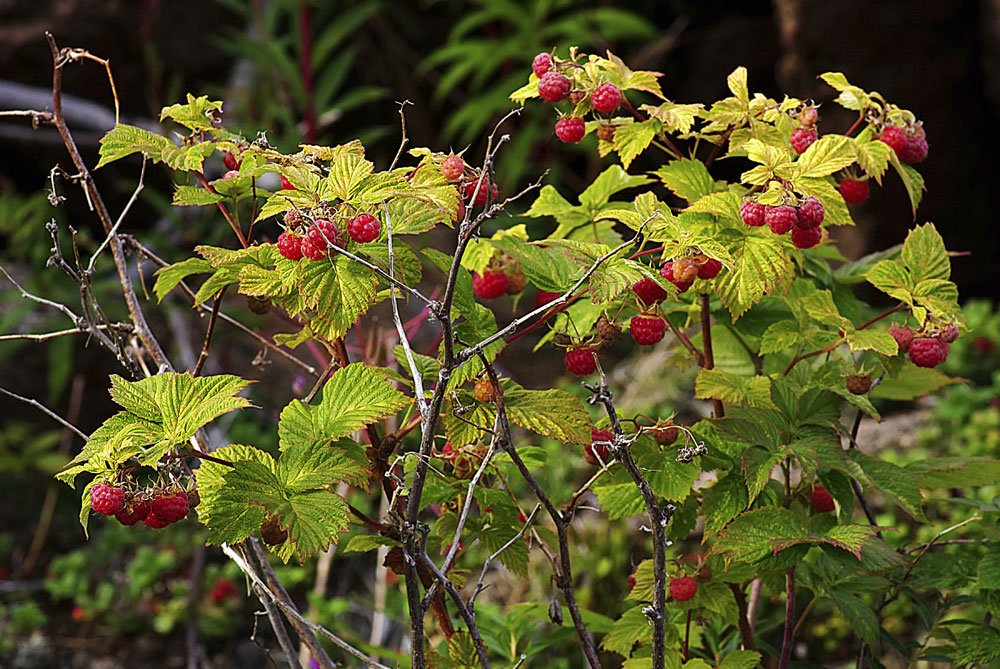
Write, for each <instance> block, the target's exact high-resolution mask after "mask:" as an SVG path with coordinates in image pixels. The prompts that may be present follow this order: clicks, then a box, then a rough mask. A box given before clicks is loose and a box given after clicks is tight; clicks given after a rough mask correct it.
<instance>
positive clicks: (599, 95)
mask: <svg viewBox="0 0 1000 669" xmlns="http://www.w3.org/2000/svg"><path fill="white" fill-rule="evenodd" d="M621 103H622V92H621V91H620V90H618V87H617V86H615V85H614V84H601V85H600V86H598V87H597V89H596V90H595V91H594V92H593V93H592V94H591V96H590V104H592V105H593V106H594V111H599V112H613V111H614V110H616V109H618V105H620V104H621Z"/></svg>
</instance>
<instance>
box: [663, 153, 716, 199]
mask: <svg viewBox="0 0 1000 669" xmlns="http://www.w3.org/2000/svg"><path fill="white" fill-rule="evenodd" d="M653 174H655V175H656V176H657V177H659V178H660V180H661V181H663V183H664V185H666V187H667V188H669V189H670V190H671V191H673V192H674V194H675V195H677V196H678V197H680V198H683V199H685V200H687V201H688V202H695V201H697V200H698V199H699V198H702V197H704V196H705V195H708V194H710V193H712V192H713V191H714V190H715V182H714V181H713V180H712V175H711V174H709V173H708V168H706V167H705V164H704V163H703V162H701V161H700V160H692V159H690V158H682V159H680V160H672V161H670V162H669V163H667V164H665V165H663V166H662V167H661V168H660V169H658V170H656V171H655V172H653Z"/></svg>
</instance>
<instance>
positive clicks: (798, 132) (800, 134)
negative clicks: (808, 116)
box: [790, 128, 819, 153]
mask: <svg viewBox="0 0 1000 669" xmlns="http://www.w3.org/2000/svg"><path fill="white" fill-rule="evenodd" d="M817 137H819V133H818V132H816V128H796V129H795V130H793V131H792V137H791V139H790V141H791V144H792V149H794V150H795V153H805V152H806V149H808V148H809V147H810V146H812V143H813V142H815V141H816V138H817Z"/></svg>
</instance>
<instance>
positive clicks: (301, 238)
mask: <svg viewBox="0 0 1000 669" xmlns="http://www.w3.org/2000/svg"><path fill="white" fill-rule="evenodd" d="M314 214H315V215H313V214H309V215H303V214H302V213H300V212H298V211H294V210H292V211H289V212H286V213H285V228H286V229H285V231H284V232H282V233H281V234H280V235H278V243H277V246H278V253H280V254H281V256H282V257H283V258H287V259H288V260H301V259H302V258H307V259H309V260H326V259H328V258H330V257H331V256H333V255H335V254H336V250H335V249H334V248H333V247H335V246H336V247H340V248H344V247H346V246H347V239H350V240H351V241H353V242H355V243H357V244H366V243H368V242H372V241H375V240H376V239H378V237H379V235H380V234H381V233H382V224H381V223H380V222H379V220H378V219H377V218H375V217H374V216H372V215H371V214H368V213H360V214H357V215H356V216H353V217H352V218H350V219H348V221H347V226H346V233H347V234H346V235H345V234H344V233H343V231H341V230H339V229H338V228H337V226H336V225H335V224H334V223H333V221H331V220H330V217H332V216H333V212H331V211H330V210H329V209H326V208H324V209H319V210H317V211H316V212H314Z"/></svg>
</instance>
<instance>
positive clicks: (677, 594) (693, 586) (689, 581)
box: [670, 576, 698, 602]
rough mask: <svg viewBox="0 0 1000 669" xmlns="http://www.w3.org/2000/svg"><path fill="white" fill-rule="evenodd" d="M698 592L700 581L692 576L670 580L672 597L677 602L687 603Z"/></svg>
mask: <svg viewBox="0 0 1000 669" xmlns="http://www.w3.org/2000/svg"><path fill="white" fill-rule="evenodd" d="M696 592H698V581H696V580H694V579H693V578H691V577H690V576H681V577H680V578H672V579H670V596H671V597H672V598H673V600H674V601H675V602H686V601H687V600H689V599H691V598H692V597H694V595H695V593H696Z"/></svg>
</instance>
